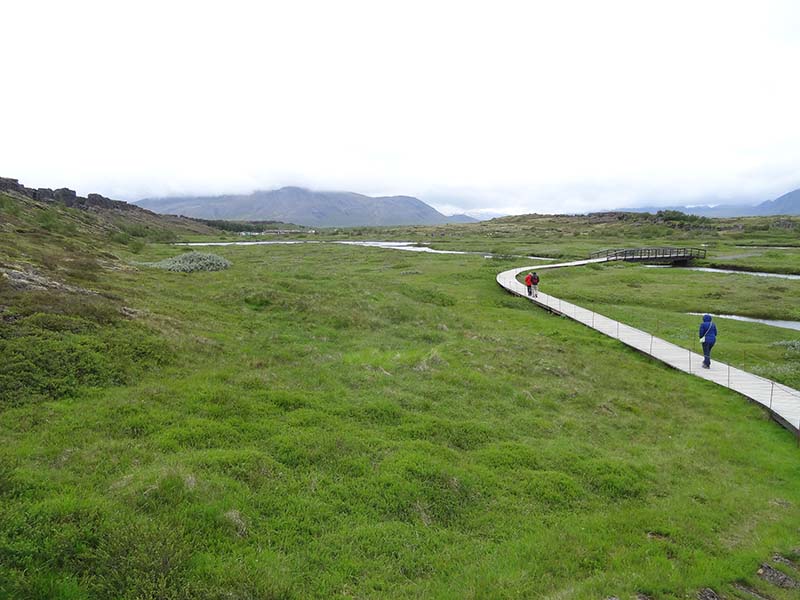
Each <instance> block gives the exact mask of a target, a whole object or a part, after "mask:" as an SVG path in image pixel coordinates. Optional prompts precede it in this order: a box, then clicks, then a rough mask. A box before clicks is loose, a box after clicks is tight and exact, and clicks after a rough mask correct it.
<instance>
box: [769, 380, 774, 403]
mask: <svg viewBox="0 0 800 600" xmlns="http://www.w3.org/2000/svg"><path fill="white" fill-rule="evenodd" d="M774 393H775V382H774V381H773V382H772V387H771V388H770V389H769V409H770V410H772V395H773V394H774Z"/></svg>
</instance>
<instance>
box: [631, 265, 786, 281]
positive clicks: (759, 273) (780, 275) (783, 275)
mask: <svg viewBox="0 0 800 600" xmlns="http://www.w3.org/2000/svg"><path fill="white" fill-rule="evenodd" d="M645 267H647V268H648V269H685V270H687V271H705V272H708V273H731V274H733V275H755V276H756V277H777V278H778V279H800V275H787V274H786V273H767V272H766V271H734V270H733V269H712V268H711V267H673V266H670V265H645Z"/></svg>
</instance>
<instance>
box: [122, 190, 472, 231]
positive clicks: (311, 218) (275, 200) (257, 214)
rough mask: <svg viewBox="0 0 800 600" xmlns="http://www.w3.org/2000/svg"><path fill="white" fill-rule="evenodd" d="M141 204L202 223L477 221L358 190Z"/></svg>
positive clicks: (276, 192)
mask: <svg viewBox="0 0 800 600" xmlns="http://www.w3.org/2000/svg"><path fill="white" fill-rule="evenodd" d="M136 204H137V205H138V206H141V207H143V208H147V209H149V210H152V211H154V212H157V213H162V214H176V215H184V216H187V217H199V218H203V219H225V220H236V221H283V222H284V223H297V224H298V225H306V226H308V227H356V226H370V225H374V226H379V225H440V224H444V223H473V222H476V221H477V219H473V218H472V217H469V216H467V215H453V216H449V217H448V216H445V215H443V214H442V213H440V212H439V211H437V210H435V209H434V208H432V207H431V206H428V205H427V204H425V203H424V202H423V201H422V200H419V199H417V198H413V197H411V196H383V197H377V198H373V197H371V196H364V195H362V194H355V193H353V192H316V191H312V190H308V189H305V188H299V187H284V188H280V189H278V190H270V191H257V192H253V193H252V194H244V195H225V196H186V197H167V198H145V199H143V200H137V201H136Z"/></svg>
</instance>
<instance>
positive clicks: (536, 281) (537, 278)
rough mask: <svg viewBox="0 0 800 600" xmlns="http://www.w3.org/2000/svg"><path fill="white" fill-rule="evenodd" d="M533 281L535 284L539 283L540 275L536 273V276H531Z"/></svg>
mask: <svg viewBox="0 0 800 600" xmlns="http://www.w3.org/2000/svg"><path fill="white" fill-rule="evenodd" d="M531 283H532V284H533V285H539V276H538V275H534V276H533V277H532V278H531Z"/></svg>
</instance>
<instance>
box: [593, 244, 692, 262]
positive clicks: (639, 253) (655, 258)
mask: <svg viewBox="0 0 800 600" xmlns="http://www.w3.org/2000/svg"><path fill="white" fill-rule="evenodd" d="M705 257H706V251H705V249H704V248H613V249H608V250H598V251H597V252H592V255H591V258H593V259H594V258H605V259H606V260H625V261H631V262H657V263H684V264H685V263H688V262H689V261H690V260H692V259H695V258H705Z"/></svg>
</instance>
